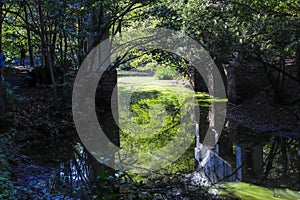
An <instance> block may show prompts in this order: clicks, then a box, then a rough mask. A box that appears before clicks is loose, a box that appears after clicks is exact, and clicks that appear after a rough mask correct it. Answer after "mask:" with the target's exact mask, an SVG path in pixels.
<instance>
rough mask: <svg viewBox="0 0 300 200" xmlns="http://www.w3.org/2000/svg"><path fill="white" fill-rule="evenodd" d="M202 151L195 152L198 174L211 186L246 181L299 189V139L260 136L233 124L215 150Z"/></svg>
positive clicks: (229, 123) (227, 127)
mask: <svg viewBox="0 0 300 200" xmlns="http://www.w3.org/2000/svg"><path fill="white" fill-rule="evenodd" d="M200 134H201V133H200ZM199 137H200V138H201V135H200V136H199ZM200 141H201V140H200ZM199 145H200V144H199V142H198V147H199ZM200 149H201V148H196V152H195V157H196V159H197V160H198V162H199V167H198V170H197V171H198V172H200V171H202V172H204V173H205V175H206V176H207V177H208V178H209V180H210V182H211V183H212V184H214V183H218V182H227V181H243V182H249V183H255V184H258V185H263V186H268V187H273V188H274V187H284V188H292V189H296V190H299V189H300V178H299V177H300V173H299V171H300V170H299V166H300V165H299V161H300V159H299V158H300V155H299V140H298V139H296V138H289V137H285V136H275V135H272V134H257V133H254V132H251V131H250V130H248V129H246V128H243V127H241V126H240V125H238V124H237V123H235V122H232V121H230V122H228V123H227V125H226V128H225V130H224V133H222V136H221V138H220V140H219V142H218V144H217V146H216V147H215V149H214V150H213V151H209V150H205V149H204V150H203V149H202V150H201V151H200Z"/></svg>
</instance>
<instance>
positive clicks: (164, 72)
mask: <svg viewBox="0 0 300 200" xmlns="http://www.w3.org/2000/svg"><path fill="white" fill-rule="evenodd" d="M176 75H177V71H176V68H175V67H173V66H172V65H166V64H162V65H159V66H157V69H156V72H155V77H156V78H157V79H158V80H172V79H174V78H175V77H176Z"/></svg>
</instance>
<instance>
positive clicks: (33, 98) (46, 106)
mask: <svg viewBox="0 0 300 200" xmlns="http://www.w3.org/2000/svg"><path fill="white" fill-rule="evenodd" d="M25 76H26V74H24V73H23V72H20V71H14V72H11V73H10V74H9V75H8V76H7V77H6V82H7V83H8V86H7V91H8V100H9V102H8V103H9V112H8V113H7V114H6V116H5V117H2V118H1V122H0V128H1V130H3V131H1V141H0V143H1V149H0V155H1V157H0V164H1V165H0V168H1V175H0V179H1V183H0V199H86V198H87V197H91V195H92V194H90V193H88V194H84V195H85V197H84V198H82V197H80V195H82V193H79V192H78V193H76V191H74V190H73V189H74V188H72V187H67V186H66V185H65V184H62V185H61V186H57V185H56V186H55V187H54V185H55V184H57V182H56V181H55V176H56V175H57V174H59V173H60V169H61V163H62V162H61V160H62V159H65V157H64V154H69V153H70V152H67V151H64V150H62V151H55V150H53V152H52V150H49V149H56V150H57V148H65V147H62V146H67V145H66V144H68V143H70V138H72V139H74V137H75V138H76V135H77V134H76V130H75V126H74V124H73V118H72V109H71V105H72V104H71V92H72V84H71V83H70V84H66V85H64V86H62V87H58V88H57V89H58V91H57V92H58V94H59V95H57V96H55V95H54V92H53V88H52V87H51V86H43V85H38V86H37V87H31V88H28V87H24V78H25ZM58 143H60V144H61V146H60V147H57V146H56V144H58ZM49 146H50V147H51V148H48V147H49ZM32 148H36V153H35V154H32V153H30V152H31V149H32ZM62 152H63V153H62ZM61 154H62V155H61ZM73 154H74V153H73ZM52 155H54V156H52ZM67 162H68V160H67ZM2 180H4V181H2ZM128 187H129V188H127V189H126V190H127V191H126V192H125V193H126V195H127V196H126V195H125V194H124V195H123V197H121V198H120V199H175V200H176V199H224V198H221V197H217V196H215V195H212V194H209V193H208V192H207V189H205V188H202V187H198V186H188V185H187V184H186V183H184V182H182V181H180V179H178V178H174V179H172V180H170V181H167V182H164V181H162V182H160V183H158V184H156V183H151V184H146V185H145V184H143V185H140V186H137V184H136V183H130V184H129V186H128ZM130 187H131V188H130ZM125 188H126V187H125ZM128 191H132V193H131V194H130V193H128ZM98 192H99V191H98ZM150 194H151V195H150ZM149 195H150V196H149ZM96 197H97V195H96ZM98 199H101V198H98Z"/></svg>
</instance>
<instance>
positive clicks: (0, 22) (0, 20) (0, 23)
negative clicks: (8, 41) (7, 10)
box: [0, 3, 4, 51]
mask: <svg viewBox="0 0 300 200" xmlns="http://www.w3.org/2000/svg"><path fill="white" fill-rule="evenodd" d="M2 9H3V3H0V51H2V27H3V21H4V16H3V10H2Z"/></svg>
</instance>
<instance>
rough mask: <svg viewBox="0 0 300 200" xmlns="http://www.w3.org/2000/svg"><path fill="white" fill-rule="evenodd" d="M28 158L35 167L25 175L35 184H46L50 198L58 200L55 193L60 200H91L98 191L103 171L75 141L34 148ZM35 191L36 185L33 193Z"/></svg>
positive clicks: (29, 151)
mask: <svg viewBox="0 0 300 200" xmlns="http://www.w3.org/2000/svg"><path fill="white" fill-rule="evenodd" d="M25 154H26V155H28V156H30V157H31V158H33V163H32V164H30V165H26V166H25V167H23V168H26V171H28V172H30V173H28V174H26V172H24V173H23V174H24V176H30V177H33V178H34V180H31V182H32V181H34V183H41V182H43V183H45V185H44V186H43V188H44V190H43V193H44V194H46V196H48V197H49V198H50V197H51V198H54V197H55V198H56V196H55V195H52V193H59V194H60V195H59V197H62V196H63V197H72V198H70V199H73V198H76V199H77V198H79V199H89V197H90V195H91V194H92V192H93V189H94V188H95V187H94V186H95V185H96V182H97V176H98V175H99V174H98V173H99V171H100V170H101V169H103V166H101V165H100V164H99V163H98V162H96V161H95V159H94V158H93V157H92V156H91V155H90V154H89V153H88V152H87V151H86V150H85V148H84V147H83V146H82V144H81V143H79V142H74V141H73V139H69V140H68V141H63V142H50V143H48V144H46V145H33V146H31V148H29V149H27V150H26V151H25ZM50 166H51V167H50ZM20 170H21V169H20ZM45 171H46V172H47V173H46V172H45ZM49 174H51V175H49ZM24 180H26V177H25V178H24ZM23 184H24V185H29V184H30V183H23ZM34 187H35V186H34V185H33V188H32V189H33V191H34Z"/></svg>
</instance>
